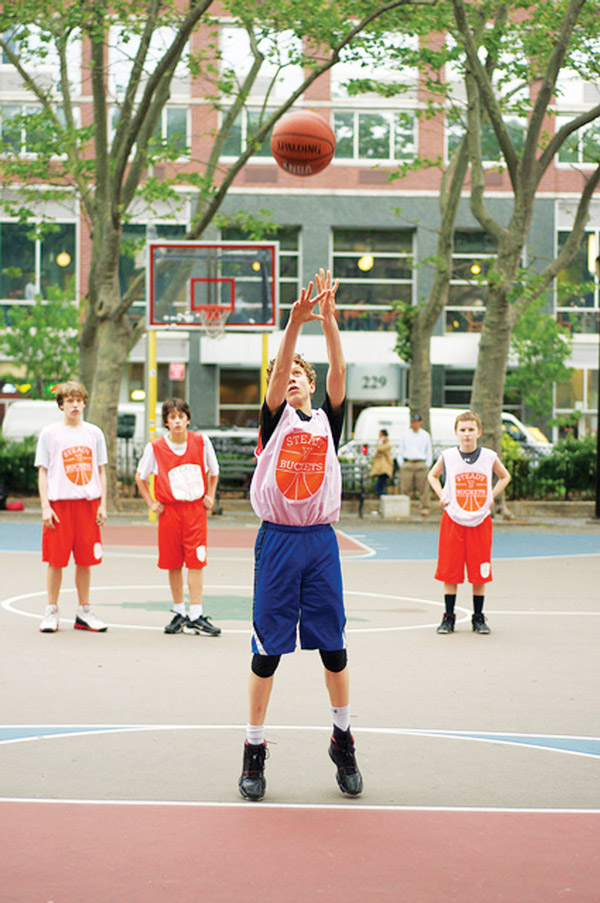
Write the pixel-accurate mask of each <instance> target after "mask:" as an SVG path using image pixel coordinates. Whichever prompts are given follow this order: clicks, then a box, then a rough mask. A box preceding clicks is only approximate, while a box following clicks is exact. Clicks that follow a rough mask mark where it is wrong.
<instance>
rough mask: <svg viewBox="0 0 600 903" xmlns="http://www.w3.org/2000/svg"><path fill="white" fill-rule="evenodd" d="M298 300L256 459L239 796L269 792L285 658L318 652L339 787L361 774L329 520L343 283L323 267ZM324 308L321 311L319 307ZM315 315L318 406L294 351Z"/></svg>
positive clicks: (342, 392)
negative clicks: (323, 371)
mask: <svg viewBox="0 0 600 903" xmlns="http://www.w3.org/2000/svg"><path fill="white" fill-rule="evenodd" d="M315 278H316V285H317V295H316V296H315V297H314V298H311V294H312V289H313V283H312V282H311V283H310V284H309V286H308V289H302V292H301V294H300V299H299V300H298V301H296V303H295V304H294V305H293V307H292V309H291V312H290V318H289V320H288V324H287V327H286V329H285V332H284V335H283V340H282V343H281V345H280V347H279V351H278V353H277V356H276V358H275V360H274V362H272V364H271V366H270V368H269V372H268V374H267V378H268V384H267V393H266V396H265V400H264V403H263V406H262V410H261V424H260V437H259V443H258V449H257V464H256V471H255V473H254V478H253V480H252V486H251V491H250V498H251V502H252V507H253V508H254V511H255V513H256V514H257V515H258V516H259V517H260V518H261V519H262V524H261V527H260V530H259V532H258V535H257V538H256V545H255V592H254V608H253V626H254V630H253V636H252V651H253V657H252V666H251V674H250V687H249V696H250V705H249V722H248V728H247V738H246V743H245V746H244V761H243V770H242V774H241V777H240V779H239V782H238V786H239V790H240V793H241V795H242V796H243V797H244V798H245V799H248V800H260V799H262V797H263V796H264V794H265V789H266V782H265V777H264V763H265V757H266V744H265V728H264V723H265V717H266V712H267V706H268V703H269V698H270V695H271V689H272V686H273V678H274V673H275V670H276V668H277V666H278V665H279V662H280V659H281V656H282V655H284V654H287V653H289V652H293V651H294V649H295V647H296V634H297V633H298V632H299V636H300V644H301V647H302V648H303V649H318V650H319V653H320V656H321V660H322V662H323V665H324V668H325V684H326V687H327V691H328V693H329V699H330V703H331V710H332V715H333V736H332V738H331V743H330V746H329V755H330V757H331V759H332V760H333V762H334V763H335V765H336V766H337V782H338V785H339V787H340V790H341V791H342V793H344V794H346V795H348V796H358V794H360V793H361V792H362V787H363V784H362V777H361V774H360V771H359V770H358V767H357V764H356V758H355V755H354V741H353V738H352V734H351V733H350V698H349V677H348V664H347V654H346V640H345V634H344V627H345V623H346V616H345V612H344V601H343V590H342V575H341V567H340V556H339V549H338V545H337V539H336V536H335V532H334V530H333V527H332V526H331V525H332V524H333V523H335V522H336V521H337V519H338V517H339V512H340V506H341V489H342V486H341V471H340V465H339V462H338V459H337V447H338V444H339V440H340V436H341V432H342V426H343V419H344V406H345V396H346V364H345V361H344V355H343V352H342V345H341V341H340V334H339V331H338V326H337V322H336V318H335V293H336V290H337V282H336V284H335V285H334V286H332V285H331V275H330V273H329V272H328V273H327V275H325V273H324V272H323V270H321V271H320V274H319V275H317V276H316V277H315ZM317 305H318V309H319V313H318V314H317V313H315V312H314V311H315V307H316V306H317ZM314 320H316V321H319V322H320V323H321V326H322V328H323V333H324V335H325V341H326V344H327V356H328V360H329V370H328V373H327V384H326V390H327V394H326V399H325V403H324V405H323V407H322V408H320V409H316V410H313V408H312V401H311V399H312V395H313V392H314V391H315V373H314V370H313V368H312V367H311V366H310V364H309V363H308V362H306V361H304V360H303V359H302V357H301V356H300V355H298V354H296V353H295V348H296V342H297V340H298V336H299V335H300V332H301V329H302V326H303V324H304V323H307V322H310V321H314Z"/></svg>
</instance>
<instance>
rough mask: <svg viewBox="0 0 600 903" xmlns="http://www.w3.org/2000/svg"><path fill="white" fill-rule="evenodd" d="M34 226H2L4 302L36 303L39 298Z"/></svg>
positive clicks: (0, 266)
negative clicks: (32, 237) (36, 286)
mask: <svg viewBox="0 0 600 903" xmlns="http://www.w3.org/2000/svg"><path fill="white" fill-rule="evenodd" d="M30 232H31V226H26V225H19V224H18V223H2V224H0V298H2V299H9V300H12V301H23V300H28V301H33V298H34V295H35V284H36V272H35V269H36V267H35V257H36V254H35V240H32V239H31V238H30V236H29V233H30Z"/></svg>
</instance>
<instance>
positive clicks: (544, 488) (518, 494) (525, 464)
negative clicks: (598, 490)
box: [502, 436, 596, 501]
mask: <svg viewBox="0 0 600 903" xmlns="http://www.w3.org/2000/svg"><path fill="white" fill-rule="evenodd" d="M512 441H513V440H510V442H512ZM505 443H506V445H505ZM505 449H506V450H508V443H507V440H506V438H505V437H503V439H502V456H503V460H504V463H505V465H506V467H507V469H508V470H509V471H510V473H511V476H512V478H513V479H512V482H511V483H509V485H508V487H507V496H508V498H509V499H518V498H534V499H544V500H547V501H551V500H553V499H557V500H558V499H562V500H568V499H573V498H578V499H591V498H593V496H594V488H595V482H596V437H595V436H585V437H584V438H583V439H575V438H574V437H573V436H569V437H567V438H566V439H560V440H559V441H558V442H557V443H556V445H555V446H554V449H553V451H552V454H551V455H547V456H544V457H542V458H538V459H527V458H521V457H519V456H518V455H512V456H511V453H510V451H508V452H507V451H506V450H505Z"/></svg>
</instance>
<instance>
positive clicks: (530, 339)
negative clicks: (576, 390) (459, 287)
mask: <svg viewBox="0 0 600 903" xmlns="http://www.w3.org/2000/svg"><path fill="white" fill-rule="evenodd" d="M545 301H546V299H545V297H544V296H543V295H540V296H538V298H537V299H536V300H535V301H532V302H531V303H530V304H529V305H528V306H527V307H526V308H525V310H524V311H523V313H522V315H521V317H520V318H519V320H518V321H517V323H516V324H515V327H514V329H513V333H512V340H511V351H512V353H513V354H514V356H515V357H516V367H514V368H512V369H511V370H510V372H509V373H508V374H507V377H506V385H507V388H509V389H517V390H518V391H519V393H520V395H521V399H522V402H523V404H524V405H525V407H527V408H528V409H529V410H530V411H531V414H532V416H533V417H534V418H536V419H539V420H547V419H548V418H549V417H550V416H551V415H552V390H553V386H554V383H557V382H564V381H566V380H567V379H568V378H569V374H570V372H571V371H570V368H569V367H567V366H566V361H567V360H568V358H569V356H570V354H571V350H572V341H571V339H570V335H569V333H568V332H567V330H566V329H563V328H561V327H560V326H559V325H558V323H557V322H556V320H555V318H554V317H553V316H551V315H550V314H547V313H545V312H544V311H543V310H542V309H541V308H542V307H543V305H544V304H545Z"/></svg>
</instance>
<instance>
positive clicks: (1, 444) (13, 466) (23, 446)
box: [0, 436, 37, 495]
mask: <svg viewBox="0 0 600 903" xmlns="http://www.w3.org/2000/svg"><path fill="white" fill-rule="evenodd" d="M35 446H36V440H35V439H34V438H31V437H30V438H28V439H23V440H22V441H20V442H12V441H7V440H6V439H2V437H1V436H0V483H3V484H4V489H5V491H6V494H7V495H14V494H15V493H23V494H32V493H36V492H37V470H36V468H35V466H34V460H35Z"/></svg>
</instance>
